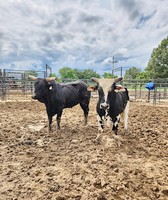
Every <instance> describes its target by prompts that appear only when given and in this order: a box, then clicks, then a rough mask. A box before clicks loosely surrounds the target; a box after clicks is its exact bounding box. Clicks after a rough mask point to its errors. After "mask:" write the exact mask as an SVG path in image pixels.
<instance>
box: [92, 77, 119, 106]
mask: <svg viewBox="0 0 168 200" xmlns="http://www.w3.org/2000/svg"><path fill="white" fill-rule="evenodd" d="M92 80H93V81H95V82H96V83H97V90H98V93H99V104H100V108H101V109H104V110H107V109H109V107H110V100H111V95H112V91H114V90H115V89H116V88H115V87H116V83H117V82H119V81H120V80H122V78H117V79H97V78H92Z"/></svg>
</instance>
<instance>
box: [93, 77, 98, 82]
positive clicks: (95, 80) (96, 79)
mask: <svg viewBox="0 0 168 200" xmlns="http://www.w3.org/2000/svg"><path fill="white" fill-rule="evenodd" d="M91 81H94V82H96V83H99V79H98V78H95V77H92V78H91Z"/></svg>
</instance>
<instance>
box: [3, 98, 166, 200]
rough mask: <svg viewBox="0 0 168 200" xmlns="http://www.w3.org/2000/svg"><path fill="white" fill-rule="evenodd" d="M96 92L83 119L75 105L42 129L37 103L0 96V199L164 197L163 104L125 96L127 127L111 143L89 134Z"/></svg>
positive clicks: (107, 136)
mask: <svg viewBox="0 0 168 200" xmlns="http://www.w3.org/2000/svg"><path fill="white" fill-rule="evenodd" d="M95 105H96V99H94V98H92V99H91V103H90V114H89V123H88V125H87V126H84V123H83V121H84V120H83V113H82V110H81V109H80V107H79V106H76V107H74V108H72V109H66V110H64V112H63V116H62V122H61V126H62V130H61V131H60V132H56V130H55V126H56V122H55V117H54V124H53V132H52V133H49V134H48V133H47V115H46V111H45V107H44V105H43V104H41V103H39V102H36V101H31V102H7V103H0V119H1V120H0V127H1V128H0V199H2V200H3V199H4V200H6V199H18V200H19V199H27V200H30V199H33V200H36V199H38V200H44V199H56V200H67V199H68V200H71V199H74V200H92V199H93V200H106V199H108V200H113V199H114V200H115V199H116V200H125V199H128V200H129V199H130V200H132V199H136V200H148V199H152V200H154V199H159V200H165V199H167V198H168V178H167V172H168V151H167V150H168V117H167V113H168V107H153V106H148V105H142V104H138V103H135V102H131V103H130V114H129V133H127V134H126V135H124V136H123V135H122V134H121V133H122V127H121V126H120V138H122V141H121V145H120V147H119V148H118V147H117V146H116V144H115V141H114V140H113V134H112V133H111V131H110V130H108V129H106V130H105V133H104V134H103V137H102V142H101V143H100V144H95V143H94V142H93V141H94V139H95V137H96V135H97V119H96V112H95ZM120 125H121V124H120Z"/></svg>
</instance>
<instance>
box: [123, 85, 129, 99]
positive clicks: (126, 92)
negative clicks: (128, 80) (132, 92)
mask: <svg viewBox="0 0 168 200" xmlns="http://www.w3.org/2000/svg"><path fill="white" fill-rule="evenodd" d="M124 88H125V92H126V95H127V101H129V94H128V90H127V88H126V87H124Z"/></svg>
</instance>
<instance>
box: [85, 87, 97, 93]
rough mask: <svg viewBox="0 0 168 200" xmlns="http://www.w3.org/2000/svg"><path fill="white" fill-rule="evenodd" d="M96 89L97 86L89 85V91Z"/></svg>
mask: <svg viewBox="0 0 168 200" xmlns="http://www.w3.org/2000/svg"><path fill="white" fill-rule="evenodd" d="M95 90H97V86H88V87H87V91H90V92H94V91H95Z"/></svg>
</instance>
